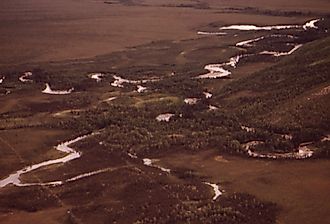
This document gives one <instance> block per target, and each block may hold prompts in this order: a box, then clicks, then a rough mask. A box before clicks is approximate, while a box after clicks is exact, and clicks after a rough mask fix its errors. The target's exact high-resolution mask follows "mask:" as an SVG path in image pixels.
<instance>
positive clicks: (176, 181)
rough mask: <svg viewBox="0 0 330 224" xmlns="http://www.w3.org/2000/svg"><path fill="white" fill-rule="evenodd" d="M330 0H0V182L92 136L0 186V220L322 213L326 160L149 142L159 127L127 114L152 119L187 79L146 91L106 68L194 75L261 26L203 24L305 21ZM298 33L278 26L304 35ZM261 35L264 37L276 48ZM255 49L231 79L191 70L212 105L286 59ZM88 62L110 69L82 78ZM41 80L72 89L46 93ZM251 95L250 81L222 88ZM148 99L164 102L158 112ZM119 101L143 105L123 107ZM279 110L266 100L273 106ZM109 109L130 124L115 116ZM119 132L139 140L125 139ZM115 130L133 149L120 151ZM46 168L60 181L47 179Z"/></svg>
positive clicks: (267, 219)
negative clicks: (72, 154)
mask: <svg viewBox="0 0 330 224" xmlns="http://www.w3.org/2000/svg"><path fill="white" fill-rule="evenodd" d="M329 9H330V3H329V2H328V1H327V0H316V1H311V0H302V1H298V0H294V1H284V0H272V1H269V2H265V1H261V0H251V1H242V0H219V1H217V0H184V1H176V0H106V1H101V0H80V1H76V0H56V1H52V0H24V1H21V0H2V1H0V52H1V54H0V79H1V77H2V76H5V79H4V82H3V84H0V155H1V156H0V181H1V180H4V179H5V178H7V177H8V176H9V175H10V174H13V173H15V172H16V171H18V170H21V169H23V168H24V167H29V166H31V165H33V164H39V163H42V162H44V161H50V160H55V159H58V158H62V157H64V156H66V155H67V153H65V152H63V151H62V152H61V151H58V150H56V149H55V146H57V145H59V144H60V143H62V142H65V141H69V140H72V139H75V138H76V137H78V136H83V135H85V134H87V135H88V136H87V137H86V138H84V139H82V140H81V141H77V142H74V143H73V144H71V145H68V146H69V147H70V148H72V149H74V150H75V151H77V152H81V157H79V158H76V159H74V160H72V161H69V162H66V163H54V164H51V165H48V166H42V167H40V168H38V169H35V170H32V171H30V172H27V173H25V174H22V175H21V176H20V181H21V183H36V184H35V185H33V186H19V185H17V184H16V185H14V184H9V185H6V186H3V187H1V185H0V223H6V224H17V223H25V224H30V223H31V224H32V223H47V224H55V223H56V224H57V223H84V224H85V223H86V224H87V223H136V224H137V223H278V224H286V223H288V224H298V223H299V224H308V223H325V224H326V223H330V222H329V220H330V214H329V212H328V211H329V210H330V205H329V203H328V201H329V200H330V194H329V189H330V173H329V169H330V162H329V160H328V159H318V160H313V159H311V160H301V161H294V160H267V159H266V160H262V159H261V160H260V159H254V158H248V157H245V156H242V155H232V154H228V153H225V152H222V151H219V150H221V149H222V148H223V147H224V146H223V145H221V144H218V145H216V146H214V147H207V148H204V149H203V150H191V151H189V149H187V148H188V147H186V146H182V145H180V144H179V143H178V144H177V145H174V146H173V145H169V146H168V149H167V150H166V151H161V150H157V149H155V150H154V151H153V149H154V148H157V147H156V146H155V145H153V142H152V143H150V144H149V145H148V146H149V147H150V148H151V149H149V148H147V149H145V148H143V147H144V145H142V144H144V142H143V140H142V139H144V138H146V137H145V136H149V135H153V134H154V135H155V136H156V135H157V134H158V133H161V134H160V135H162V133H163V132H158V130H156V131H155V133H152V134H150V132H151V131H150V130H149V129H148V128H147V125H146V127H144V125H143V120H142V121H141V122H142V128H141V129H144V128H145V129H144V131H145V132H144V134H143V135H138V134H136V135H135V132H134V130H133V131H131V130H130V129H129V128H130V127H131V126H130V125H132V122H135V121H132V120H128V121H127V124H126V123H125V119H126V118H127V117H129V119H131V117H133V119H134V118H135V119H137V120H138V121H137V122H140V119H149V118H150V117H152V118H150V119H149V120H152V121H150V122H151V123H152V122H156V121H154V120H155V119H154V117H156V116H154V115H157V114H161V113H165V112H169V111H170V109H168V110H169V111H167V109H166V107H168V108H173V107H174V106H173V105H177V104H180V102H181V101H182V100H183V96H185V94H186V93H185V92H184V93H182V94H181V92H183V91H185V89H184V88H185V86H183V87H182V88H179V90H175V91H178V92H180V94H175V92H174V90H173V91H172V89H171V86H170V85H169V84H167V83H166V82H165V81H164V83H161V84H162V85H161V84H159V86H156V85H157V84H154V82H148V84H145V85H148V88H154V89H155V92H152V91H148V92H146V93H143V94H140V93H139V92H137V91H135V90H136V86H134V85H135V84H134V85H132V86H129V87H126V86H125V88H117V87H115V86H112V85H110V83H113V81H114V78H113V74H117V75H119V76H122V77H125V78H127V79H130V80H138V79H142V78H143V79H160V80H166V79H167V78H168V77H172V72H174V73H178V74H185V75H186V76H185V77H188V78H190V77H195V76H196V75H198V74H202V73H203V71H204V70H203V67H204V65H206V64H211V63H220V62H223V61H228V58H230V57H232V56H235V55H237V54H242V53H245V52H247V50H246V49H244V48H239V47H235V44H236V43H238V42H240V41H244V40H248V39H253V38H257V37H260V36H264V35H268V34H269V33H268V31H258V32H257V33H256V32H253V31H248V32H237V33H235V31H225V32H228V35H217V36H215V35H214V36H213V35H212V36H207V35H198V34H197V32H198V31H207V32H219V29H218V27H221V26H226V25H232V24H256V25H259V26H270V25H278V24H298V25H303V24H305V22H307V21H310V20H312V19H315V18H326V17H327V16H328V14H329V13H330V12H329ZM292 32H293V33H289V31H279V33H280V34H285V35H291V34H292V35H296V34H297V35H299V33H298V31H292ZM262 44H264V45H262V46H261V47H260V48H261V49H262V50H263V49H264V48H265V46H266V47H268V46H270V47H274V48H275V47H277V45H276V44H277V43H275V44H268V43H262ZM307 45H308V44H307ZM281 47H283V46H282V45H281ZM284 48H288V46H284V47H283V49H284ZM298 53H299V50H298ZM259 57H260V58H259ZM249 60H250V61H248V60H247V61H243V62H242V66H239V67H238V68H237V69H236V70H235V71H234V72H233V74H232V75H233V78H231V79H214V80H212V82H207V81H200V82H199V85H201V86H202V89H207V90H208V91H210V92H212V93H213V94H214V103H217V104H216V105H217V106H218V107H220V108H221V105H220V103H219V102H222V101H216V100H218V98H220V97H219V96H218V95H217V94H221V91H222V88H224V87H225V86H226V85H227V84H230V83H232V82H234V81H235V80H238V79H241V78H247V77H249V76H251V75H253V74H254V73H256V72H259V71H263V70H264V69H266V70H267V69H268V68H270V67H272V66H274V65H276V64H277V63H279V60H280V59H268V58H262V57H261V56H257V57H256V58H252V59H249ZM284 60H285V59H284ZM27 71H32V72H33V75H32V76H31V77H28V78H31V80H33V81H32V82H20V81H19V80H18V79H19V77H20V76H21V75H22V74H23V73H24V72H27ZM94 72H95V73H97V72H102V73H104V74H105V75H104V77H103V79H102V81H101V82H96V81H95V80H93V79H91V78H90V73H94ZM327 81H329V80H327ZM45 83H50V84H51V87H52V89H57V90H64V89H65V90H67V89H69V88H71V87H74V91H73V92H72V93H71V94H67V95H49V94H44V93H42V92H41V91H42V90H43V89H44V88H45ZM150 83H151V84H150ZM1 85H3V86H4V87H3V88H2V87H1ZM141 85H144V83H143V84H141ZM153 85H154V86H153ZM187 85H188V84H187ZM155 86H156V87H155ZM1 88H2V89H1ZM328 88H329V87H328V85H325V84H323V85H320V86H318V87H317V88H315V89H313V90H312V91H311V92H310V93H308V94H309V95H308V96H310V95H311V96H314V98H317V97H319V98H322V97H324V98H322V99H321V100H324V102H326V103H325V104H327V103H328V98H326V97H328V93H329V91H328V92H327V89H328ZM156 90H157V91H156ZM165 90H166V91H165ZM171 91H172V92H171ZM315 93H322V94H323V95H322V94H319V95H315ZM261 94H262V93H260V95H261ZM313 94H314V95H313ZM255 95H256V93H253V92H251V91H245V90H244V91H240V92H237V93H235V94H232V95H231V96H229V97H228V99H234V100H235V99H237V98H240V97H247V98H248V97H249V96H255ZM113 97H115V98H113ZM305 98H306V99H305ZM305 98H300V100H301V101H303V102H305V101H306V100H307V96H306V97H305ZM299 102H300V101H299ZM297 104H298V103H297ZM155 105H156V106H155ZM292 105H294V104H292ZM292 105H290V106H292ZM290 106H288V108H290ZM298 106H299V105H298ZM155 107H157V108H158V107H159V108H161V110H159V111H158V110H157V111H156V112H155V111H153V110H154V108H155ZM109 108H111V109H113V110H114V112H112V111H110V112H109V111H108V110H110V109H109ZM118 108H119V109H122V108H124V110H123V111H121V112H118V114H120V116H122V117H120V116H119V115H117V110H119V109H118ZM125 108H133V109H132V111H133V112H134V111H135V110H137V111H140V110H143V111H144V112H145V114H142V115H141V114H134V115H133V116H131V114H130V113H131V111H129V110H131V109H127V111H126V109H125ZM141 108H142V109H141ZM145 108H146V109H145ZM148 108H149V109H148ZM150 108H151V109H150ZM155 110H156V109H155ZM108 112H109V113H110V114H111V115H113V117H114V118H113V120H111V121H112V123H111V122H110V123H111V125H108V126H102V125H99V123H98V120H97V119H96V118H95V117H93V114H94V115H95V114H98V115H100V116H99V117H102V116H103V115H104V114H106V113H108ZM133 112H132V113H133ZM278 114H280V112H278V113H277V112H276V111H274V113H273V114H272V116H273V117H271V118H272V119H277V118H278V117H276V116H278ZM140 115H141V116H140ZM104 116H105V115H104ZM130 116H131V117H130ZM148 116H150V117H148ZM82 118H83V119H82ZM127 119H128V118H127ZM287 119H289V118H287ZM91 120H92V121H91ZM96 120H97V121H96ZM100 120H101V118H100ZM117 120H118V123H120V122H122V123H124V124H125V125H124V126H122V127H120V129H116V128H117V126H116V122H117ZM283 120H284V121H287V120H285V119H284V118H283ZM85 121H86V123H88V124H94V123H93V122H96V123H97V124H96V125H95V126H93V125H88V124H85ZM122 123H120V124H122ZM163 123H164V122H163ZM163 123H159V122H158V123H155V126H153V128H154V127H156V128H154V129H157V128H159V129H161V130H162V131H164V133H165V132H166V134H168V137H169V138H171V139H172V140H173V139H175V141H177V142H180V139H181V138H184V137H185V136H186V135H189V136H192V137H191V138H194V137H193V136H194V134H196V133H194V132H193V131H188V132H187V133H184V134H182V133H180V132H179V130H177V129H176V126H174V125H173V126H171V127H169V128H168V129H167V127H164V126H163ZM138 124H140V123H138ZM151 129H152V128H151ZM154 129H152V130H154ZM121 132H124V133H125V134H126V133H127V136H131V137H132V139H133V140H131V139H130V137H128V138H127V139H122V136H121V135H120V134H119V133H121ZM90 133H95V134H92V135H89V134H90ZM155 136H152V137H150V139H153V137H155ZM197 137H198V135H197V134H196V138H197ZM160 138H161V137H160ZM122 142H124V143H125V144H126V143H127V145H130V148H125V149H122V150H121V148H120V145H121V143H122ZM125 146H126V145H125ZM135 156H137V157H135ZM146 158H151V159H152V162H153V164H152V165H151V166H150V165H148V164H147V163H146V162H143V159H146ZM164 169H165V170H164ZM166 169H170V172H168V171H166ZM81 175H82V176H81ZM74 177H77V179H75V180H74V179H72V178H74ZM52 181H62V183H61V184H57V185H56V184H48V185H47V184H46V185H43V184H42V183H49V182H52ZM206 182H207V183H214V184H218V185H219V186H220V190H221V191H222V195H220V196H219V197H218V198H217V199H216V200H212V198H213V197H214V193H215V192H214V191H213V189H212V187H211V186H210V185H207V184H205V183H206ZM0 183H1V182H0ZM242 204H243V206H242ZM219 214H222V215H223V214H224V216H221V217H220V218H219ZM227 216H228V217H231V218H232V219H230V218H228V217H227ZM205 217H206V218H205ZM223 217H226V218H223ZM233 217H234V218H233ZM227 218H228V219H227ZM233 220H234V221H233Z"/></svg>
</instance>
